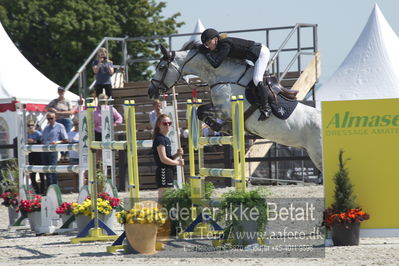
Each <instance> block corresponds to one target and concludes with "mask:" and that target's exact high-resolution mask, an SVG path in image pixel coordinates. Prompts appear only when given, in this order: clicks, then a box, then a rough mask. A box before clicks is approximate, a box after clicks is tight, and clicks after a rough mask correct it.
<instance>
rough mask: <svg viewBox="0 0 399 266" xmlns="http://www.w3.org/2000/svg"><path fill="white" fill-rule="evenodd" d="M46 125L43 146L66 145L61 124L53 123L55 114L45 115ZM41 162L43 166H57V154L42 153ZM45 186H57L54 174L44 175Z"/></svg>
mask: <svg viewBox="0 0 399 266" xmlns="http://www.w3.org/2000/svg"><path fill="white" fill-rule="evenodd" d="M47 121H48V124H47V126H46V127H45V128H44V130H43V133H42V138H41V141H42V143H43V144H59V143H68V135H67V133H66V131H65V127H64V125H63V124H60V123H58V122H56V121H55V113H51V112H50V113H47ZM42 156H43V157H42V160H43V164H44V165H57V156H58V153H57V152H43V153H42ZM46 178H47V186H50V185H51V184H57V175H56V174H55V173H46Z"/></svg>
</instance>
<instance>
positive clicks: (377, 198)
mask: <svg viewBox="0 0 399 266" xmlns="http://www.w3.org/2000/svg"><path fill="white" fill-rule="evenodd" d="M322 126H323V163H324V182H325V201H326V207H329V206H331V204H332V203H333V200H334V181H333V178H334V175H335V173H336V172H337V171H338V169H339V167H338V154H339V150H340V149H343V150H344V159H347V158H350V160H349V161H348V162H347V165H346V166H347V168H348V171H349V178H350V180H351V183H352V184H353V185H354V192H355V195H356V202H357V203H358V204H359V205H360V207H362V208H363V210H364V211H366V212H367V213H369V214H370V219H369V220H367V221H365V222H362V223H361V228H362V229H383V230H382V231H381V230H378V231H375V232H377V234H379V233H381V232H382V235H387V234H386V233H387V232H388V231H389V232H390V233H392V234H393V235H396V236H397V235H398V232H399V229H398V228H399V192H398V190H399V99H380V100H356V101H334V102H323V103H322ZM391 229H393V230H391ZM384 230H385V231H384ZM363 231H367V230H363ZM370 232H371V231H370ZM378 232H379V233H378ZM380 235H381V234H380ZM370 236H377V235H375V234H373V233H372V234H370Z"/></svg>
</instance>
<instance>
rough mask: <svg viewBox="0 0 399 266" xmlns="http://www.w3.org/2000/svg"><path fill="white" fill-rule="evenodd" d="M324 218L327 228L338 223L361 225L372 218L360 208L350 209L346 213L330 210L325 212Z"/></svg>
mask: <svg viewBox="0 0 399 266" xmlns="http://www.w3.org/2000/svg"><path fill="white" fill-rule="evenodd" d="M323 216H324V220H323V224H324V225H325V226H327V227H331V226H332V225H334V224H337V223H360V222H362V221H365V220H368V219H369V218H370V216H369V215H368V214H367V213H365V212H364V211H362V209H360V208H354V209H350V210H349V211H346V212H340V211H338V210H335V209H332V208H328V209H326V210H325V211H324V213H323Z"/></svg>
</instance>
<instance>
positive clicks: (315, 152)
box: [306, 143, 323, 172]
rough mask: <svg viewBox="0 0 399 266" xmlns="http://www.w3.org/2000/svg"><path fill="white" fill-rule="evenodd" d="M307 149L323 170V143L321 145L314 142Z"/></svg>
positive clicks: (318, 167) (318, 166) (311, 157)
mask: <svg viewBox="0 0 399 266" xmlns="http://www.w3.org/2000/svg"><path fill="white" fill-rule="evenodd" d="M306 151H307V152H308V155H309V157H310V159H311V160H312V162H313V163H314V164H315V166H316V167H317V169H319V170H320V171H321V172H323V154H322V149H321V143H320V145H316V144H314V145H311V147H307V149H306Z"/></svg>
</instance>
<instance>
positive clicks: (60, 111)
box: [46, 87, 74, 133]
mask: <svg viewBox="0 0 399 266" xmlns="http://www.w3.org/2000/svg"><path fill="white" fill-rule="evenodd" d="M46 110H47V111H48V112H52V113H54V114H55V115H56V119H57V120H56V122H57V123H60V124H63V125H64V127H65V131H66V132H67V133H68V132H69V131H71V129H72V120H71V115H72V114H73V113H74V111H73V110H72V106H71V102H70V101H69V100H68V99H66V98H65V89H64V88H63V87H58V98H56V99H54V100H52V101H51V102H50V103H49V104H48V105H47V106H46Z"/></svg>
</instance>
